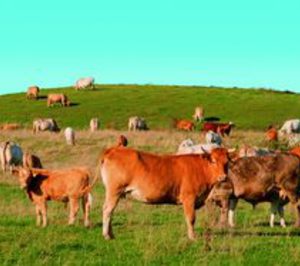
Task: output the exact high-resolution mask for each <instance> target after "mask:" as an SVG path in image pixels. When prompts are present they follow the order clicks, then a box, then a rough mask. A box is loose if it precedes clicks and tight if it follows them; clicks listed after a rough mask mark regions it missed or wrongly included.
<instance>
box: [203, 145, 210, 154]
mask: <svg viewBox="0 0 300 266" xmlns="http://www.w3.org/2000/svg"><path fill="white" fill-rule="evenodd" d="M201 150H202V151H203V152H204V153H205V154H209V152H208V151H207V150H205V149H204V148H203V147H202V146H201Z"/></svg>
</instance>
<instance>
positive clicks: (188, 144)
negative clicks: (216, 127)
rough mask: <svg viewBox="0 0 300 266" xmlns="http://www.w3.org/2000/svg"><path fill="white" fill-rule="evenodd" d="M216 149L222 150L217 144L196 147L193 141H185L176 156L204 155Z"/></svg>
mask: <svg viewBox="0 0 300 266" xmlns="http://www.w3.org/2000/svg"><path fill="white" fill-rule="evenodd" d="M216 148H220V145H218V144H216V143H210V144H197V145H196V144H194V142H193V141H192V140H191V139H185V140H183V141H182V142H181V143H180V145H179V146H178V149H177V153H176V154H177V155H180V154H204V153H210V152H211V151H212V150H213V149H216Z"/></svg>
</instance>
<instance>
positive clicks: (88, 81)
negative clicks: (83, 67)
mask: <svg viewBox="0 0 300 266" xmlns="http://www.w3.org/2000/svg"><path fill="white" fill-rule="evenodd" d="M94 83H95V79H94V78H93V77H87V78H81V79H79V80H77V81H76V84H75V90H81V89H85V88H89V87H90V88H91V89H94V88H95V86H94Z"/></svg>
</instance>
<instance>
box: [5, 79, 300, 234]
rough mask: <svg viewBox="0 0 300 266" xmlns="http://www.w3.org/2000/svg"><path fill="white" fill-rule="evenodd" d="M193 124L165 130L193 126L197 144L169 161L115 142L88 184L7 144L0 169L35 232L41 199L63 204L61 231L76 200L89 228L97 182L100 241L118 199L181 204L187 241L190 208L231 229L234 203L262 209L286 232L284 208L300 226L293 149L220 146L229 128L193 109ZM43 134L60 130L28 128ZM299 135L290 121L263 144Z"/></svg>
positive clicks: (298, 151)
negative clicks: (14, 183) (212, 214)
mask: <svg viewBox="0 0 300 266" xmlns="http://www.w3.org/2000/svg"><path fill="white" fill-rule="evenodd" d="M93 83H94V79H92V78H87V79H81V80H79V81H77V82H76V85H75V88H76V90H80V89H83V88H86V87H88V86H91V87H92V88H93ZM38 93H39V88H38V87H37V86H33V87H30V88H29V89H28V91H27V94H26V97H27V98H37V97H38ZM57 102H59V103H61V104H62V106H68V105H70V101H69V100H68V98H67V97H65V96H64V95H63V94H49V95H48V101H47V105H48V106H51V105H52V104H54V103H57ZM193 119H194V121H195V122H193V121H190V120H188V119H186V120H185V119H182V120H179V119H174V120H173V126H174V127H175V128H177V129H180V130H184V131H192V130H195V128H196V123H198V122H200V123H201V124H202V131H203V132H204V134H205V143H194V141H193V140H191V139H185V140H183V141H182V142H181V143H180V144H179V145H178V149H177V152H176V153H175V154H170V155H156V154H151V153H147V152H143V151H138V150H135V149H132V148H129V147H127V145H128V141H127V138H126V137H125V136H123V135H121V136H120V137H119V139H118V140H117V143H116V145H114V146H113V147H111V148H107V149H105V150H104V151H103V153H102V155H101V156H100V158H99V161H98V165H97V167H96V169H97V171H96V174H95V176H94V178H93V180H91V175H90V173H89V171H88V170H87V169H85V168H70V169H61V170H49V169H43V166H42V162H41V160H40V159H39V158H38V157H37V156H36V155H33V154H30V153H26V152H23V150H22V148H21V147H20V146H19V145H18V144H16V143H14V142H10V141H6V142H3V143H0V161H1V168H2V170H3V171H6V170H10V172H11V173H13V174H15V175H16V176H18V179H19V183H20V187H21V188H22V189H24V190H25V191H26V193H27V195H28V197H29V199H30V200H31V201H32V202H33V204H34V205H35V209H36V223H37V225H42V226H46V225H47V204H46V203H47V201H48V200H55V201H62V202H68V203H69V206H70V213H69V224H73V223H74V222H75V217H76V215H77V213H78V210H79V203H78V201H79V200H81V201H82V208H83V216H84V225H85V226H89V225H90V220H89V212H90V208H91V203H92V195H91V192H92V189H93V186H94V185H95V183H96V181H97V179H98V177H99V176H101V177H102V182H103V185H104V188H105V200H104V203H103V213H102V218H103V223H102V225H103V236H104V238H105V239H111V238H113V232H112V215H113V212H114V210H115V208H116V206H117V204H118V202H119V200H120V198H121V197H123V196H126V195H127V196H129V197H132V198H133V199H136V200H138V201H141V202H144V203H147V204H181V205H182V206H183V211H184V216H185V220H186V225H187V234H188V237H189V238H190V239H195V231H194V223H195V219H196V209H198V208H200V207H201V206H203V205H205V204H206V203H208V202H214V203H215V204H217V205H218V206H220V210H221V215H220V223H221V224H222V225H224V226H225V225H229V226H231V227H233V226H234V225H235V222H234V213H235V210H236V207H237V203H238V200H240V199H242V200H245V201H247V202H249V203H250V204H252V205H253V206H255V205H256V204H258V203H261V202H269V203H270V204H271V216H270V221H269V223H270V226H271V227H273V226H274V221H275V215H276V214H279V216H280V225H281V226H282V227H285V226H286V222H285V219H284V206H285V205H286V204H287V203H289V202H290V203H292V204H293V205H294V206H295V207H296V210H297V219H296V222H295V224H296V225H297V226H300V202H299V197H300V148H298V147H296V148H294V149H291V150H289V151H281V150H270V149H268V148H257V147H251V146H248V145H243V146H242V147H240V148H239V149H236V148H229V147H225V145H224V144H223V139H224V138H229V137H230V133H231V131H232V128H233V127H234V124H233V123H232V122H229V123H220V122H216V121H213V122H212V121H207V120H206V118H205V116H204V108H203V107H200V106H198V107H196V108H195V113H194V114H193ZM89 126H90V131H91V132H95V131H97V130H98V128H99V121H98V119H97V118H92V119H91V120H90V124H89ZM147 129H149V128H148V126H147V123H146V120H145V119H144V118H142V117H139V116H134V117H130V118H129V120H128V130H129V131H138V130H147ZM47 130H48V131H52V132H58V131H59V130H60V129H59V127H58V125H57V123H56V121H55V120H54V119H51V118H48V119H36V120H34V121H33V133H34V134H37V133H38V132H40V131H47ZM299 132H300V120H299V119H293V120H289V121H286V122H285V123H284V124H283V126H282V127H281V129H280V130H277V128H276V127H274V126H270V127H269V128H268V130H267V131H266V135H265V139H266V140H267V141H268V142H278V141H279V140H280V139H282V138H285V139H288V141H289V144H290V142H291V141H292V140H295V139H296V138H297V137H299ZM64 136H65V138H66V142H67V144H69V145H75V131H74V129H72V128H71V127H67V128H66V129H65V131H64ZM299 139H300V138H299ZM290 145H291V144H290Z"/></svg>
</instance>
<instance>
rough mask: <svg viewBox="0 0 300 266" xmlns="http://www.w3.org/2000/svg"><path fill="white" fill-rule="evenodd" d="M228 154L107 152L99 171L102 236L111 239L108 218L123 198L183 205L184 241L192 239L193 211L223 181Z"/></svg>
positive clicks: (125, 149) (220, 151)
mask: <svg viewBox="0 0 300 266" xmlns="http://www.w3.org/2000/svg"><path fill="white" fill-rule="evenodd" d="M227 163H228V154H227V151H226V150H225V149H215V150H213V151H212V153H211V154H210V155H209V154H204V155H196V154H190V155H166V156H159V155H154V154H150V153H145V152H140V151H136V150H133V149H129V148H123V147H114V148H110V149H107V150H106V151H105V152H104V154H103V156H102V158H101V160H100V169H101V175H102V181H103V184H104V187H105V202H104V205H103V236H104V238H105V239H111V238H112V237H113V234H112V227H111V216H112V213H113V211H114V209H115V207H116V205H117V203H118V201H119V199H120V197H121V196H122V195H124V194H130V195H131V196H132V197H133V198H134V199H137V200H139V201H142V202H144V203H149V204H161V203H169V204H183V209H184V214H185V219H186V223H187V227H188V237H189V238H190V239H194V238H195V232H194V223H195V218H196V217H195V215H196V213H195V209H196V208H198V207H200V206H202V205H203V203H204V200H205V199H206V197H207V195H208V194H209V192H210V190H211V189H212V187H213V185H214V184H216V183H217V182H219V181H221V180H224V179H225V178H226V172H227Z"/></svg>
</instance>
